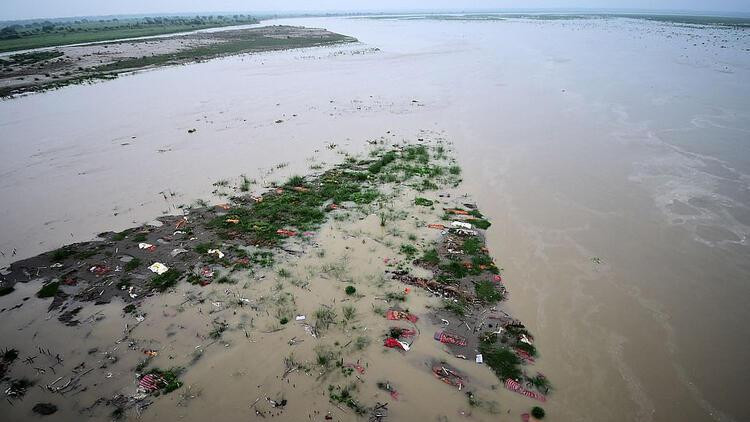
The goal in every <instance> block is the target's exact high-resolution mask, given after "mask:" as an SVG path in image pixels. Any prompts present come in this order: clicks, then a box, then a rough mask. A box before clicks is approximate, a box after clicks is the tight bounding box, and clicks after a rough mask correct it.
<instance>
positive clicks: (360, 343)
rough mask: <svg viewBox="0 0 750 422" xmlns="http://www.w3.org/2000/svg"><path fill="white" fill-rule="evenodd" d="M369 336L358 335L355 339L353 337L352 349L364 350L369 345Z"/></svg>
mask: <svg viewBox="0 0 750 422" xmlns="http://www.w3.org/2000/svg"><path fill="white" fill-rule="evenodd" d="M370 342H371V340H370V337H366V336H358V337H357V338H356V339H354V349H355V350H364V349H366V348H367V346H369V345H370Z"/></svg>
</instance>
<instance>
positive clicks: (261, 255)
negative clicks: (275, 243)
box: [250, 251, 274, 267]
mask: <svg viewBox="0 0 750 422" xmlns="http://www.w3.org/2000/svg"><path fill="white" fill-rule="evenodd" d="M250 262H252V263H253V264H256V265H259V266H261V267H270V266H272V265H273V262H274V259H273V252H267V251H259V252H253V254H252V255H251V256H250Z"/></svg>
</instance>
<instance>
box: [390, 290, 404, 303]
mask: <svg viewBox="0 0 750 422" xmlns="http://www.w3.org/2000/svg"><path fill="white" fill-rule="evenodd" d="M385 298H386V299H387V300H389V301H392V302H405V301H406V294H405V293H404V292H388V293H386V294H385Z"/></svg>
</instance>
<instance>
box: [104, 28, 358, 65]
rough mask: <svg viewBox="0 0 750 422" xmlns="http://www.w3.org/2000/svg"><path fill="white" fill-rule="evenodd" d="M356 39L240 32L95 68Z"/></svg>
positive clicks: (186, 59) (151, 63)
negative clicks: (183, 48) (266, 35)
mask: <svg viewBox="0 0 750 422" xmlns="http://www.w3.org/2000/svg"><path fill="white" fill-rule="evenodd" d="M353 40H354V39H353V38H351V37H347V36H346V35H341V34H335V33H329V34H328V35H327V36H325V37H309V38H308V37H289V38H270V37H265V36H263V35H262V34H261V33H243V34H239V35H238V36H229V37H226V40H225V41H223V42H219V43H216V44H212V45H205V46H200V47H194V48H189V49H186V50H182V51H178V52H174V53H167V54H158V55H153V56H143V57H137V58H133V59H126V60H119V61H117V62H115V63H110V64H107V65H103V66H99V67H98V68H96V71H102V72H111V71H118V70H130V69H139V68H143V67H147V66H160V65H167V64H176V63H184V62H191V61H202V60H208V59H212V58H215V57H221V56H229V55H232V54H240V53H251V52H254V51H272V50H286V49H292V48H304V47H315V46H321V45H328V44H335V43H339V42H346V41H353Z"/></svg>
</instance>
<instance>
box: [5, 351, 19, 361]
mask: <svg viewBox="0 0 750 422" xmlns="http://www.w3.org/2000/svg"><path fill="white" fill-rule="evenodd" d="M16 359H18V350H16V349H5V350H3V354H2V361H3V362H6V363H11V362H13V361H15V360H16Z"/></svg>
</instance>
